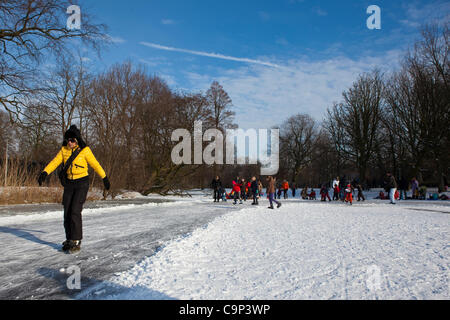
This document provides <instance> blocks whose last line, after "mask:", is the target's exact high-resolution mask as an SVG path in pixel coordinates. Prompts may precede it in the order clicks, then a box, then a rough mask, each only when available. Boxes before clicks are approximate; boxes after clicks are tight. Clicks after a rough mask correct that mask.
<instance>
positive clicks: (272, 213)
mask: <svg viewBox="0 0 450 320" xmlns="http://www.w3.org/2000/svg"><path fill="white" fill-rule="evenodd" d="M171 199H172V198H171ZM172 200H173V199H172ZM281 201H282V202H283V206H282V207H281V208H280V209H275V210H269V209H267V200H265V199H263V200H261V201H260V206H258V207H255V206H251V205H250V203H249V202H247V203H244V204H243V205H237V206H233V205H232V203H231V202H230V201H228V202H226V203H222V202H221V203H213V202H212V200H210V199H206V198H205V197H201V196H197V197H194V198H193V199H187V198H184V199H182V200H180V201H176V202H171V203H160V204H154V203H153V204H152V203H149V204H139V205H127V206H123V207H115V208H112V209H107V208H98V209H87V210H85V212H84V215H83V217H84V220H83V223H84V234H85V239H84V241H83V245H82V251H81V253H80V254H79V255H78V256H72V255H65V254H63V253H61V252H58V248H59V247H60V242H61V241H62V240H64V239H62V236H63V235H64V231H63V226H62V212H59V213H56V212H52V213H47V214H44V215H42V214H41V215H27V216H21V215H17V216H9V217H3V218H2V217H0V231H1V232H0V250H1V252H2V260H1V262H0V268H1V274H0V283H1V284H0V285H1V287H0V298H1V299H15V298H20V299H24V298H25V299H65V298H75V299H449V298H450V294H449V283H450V282H449V280H450V271H449V270H450V241H449V239H450V205H449V204H448V202H445V201H434V202H433V201H399V202H398V203H397V205H390V204H388V202H386V201H381V200H369V201H366V202H361V203H359V202H356V203H354V205H353V206H348V205H345V204H343V203H341V202H331V203H330V202H320V201H303V200H299V199H289V200H281ZM72 265H76V266H78V267H79V268H80V273H81V290H69V289H68V288H67V279H68V276H69V275H68V274H66V273H64V272H63V271H64V270H66V269H67V268H68V267H70V266H72Z"/></svg>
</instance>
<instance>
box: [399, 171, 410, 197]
mask: <svg viewBox="0 0 450 320" xmlns="http://www.w3.org/2000/svg"><path fill="white" fill-rule="evenodd" d="M408 188H409V183H408V180H407V179H406V178H405V176H403V177H402V178H401V179H400V181H399V183H398V191H399V192H400V200H403V199H404V200H406V198H407V195H406V191H408Z"/></svg>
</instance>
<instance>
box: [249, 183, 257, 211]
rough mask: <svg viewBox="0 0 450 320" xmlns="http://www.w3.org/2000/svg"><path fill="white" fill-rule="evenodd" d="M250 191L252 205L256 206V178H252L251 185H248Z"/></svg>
mask: <svg viewBox="0 0 450 320" xmlns="http://www.w3.org/2000/svg"><path fill="white" fill-rule="evenodd" d="M250 189H251V190H252V196H253V202H252V205H258V180H256V177H252V183H251V184H250Z"/></svg>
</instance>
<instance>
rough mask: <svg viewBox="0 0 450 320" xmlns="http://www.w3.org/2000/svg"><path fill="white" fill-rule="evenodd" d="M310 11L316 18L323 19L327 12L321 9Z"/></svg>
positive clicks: (315, 8)
mask: <svg viewBox="0 0 450 320" xmlns="http://www.w3.org/2000/svg"><path fill="white" fill-rule="evenodd" d="M312 10H313V12H314V13H315V14H317V15H318V16H321V17H325V16H327V15H328V12H326V11H325V10H323V9H321V8H320V7H314V8H313V9H312Z"/></svg>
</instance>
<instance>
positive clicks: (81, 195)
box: [38, 125, 110, 253]
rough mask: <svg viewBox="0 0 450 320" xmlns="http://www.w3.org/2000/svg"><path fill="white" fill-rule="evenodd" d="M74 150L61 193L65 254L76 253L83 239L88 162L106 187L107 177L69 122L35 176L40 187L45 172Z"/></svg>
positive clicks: (87, 186)
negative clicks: (54, 151)
mask: <svg viewBox="0 0 450 320" xmlns="http://www.w3.org/2000/svg"><path fill="white" fill-rule="evenodd" d="M77 151H79V154H78V155H77V156H76V157H75V159H73V161H72V164H71V165H70V166H69V167H68V169H67V171H66V177H67V179H66V183H65V186H64V194H63V205H64V229H65V231H66V241H64V242H63V247H62V250H63V251H64V252H68V253H76V252H78V251H80V249H81V240H82V239H83V229H82V219H81V211H82V210H83V204H84V202H85V201H86V196H87V193H88V190H89V176H88V165H90V166H91V167H92V168H93V169H94V171H95V172H96V173H97V174H98V175H99V176H100V178H102V179H103V184H104V186H105V189H106V190H109V188H110V183H109V180H108V177H107V176H106V173H105V171H104V170H103V168H102V167H101V166H100V164H99V163H98V161H97V160H96V159H95V157H94V154H93V153H92V151H91V149H90V148H89V147H88V146H87V145H86V143H85V142H84V141H83V139H82V138H81V133H80V130H78V128H77V127H76V126H75V125H72V126H71V127H70V128H69V130H67V131H66V133H65V134H64V142H63V146H62V148H61V150H60V151H59V152H58V154H57V155H56V157H55V158H54V159H53V160H52V161H51V162H50V163H49V164H48V165H47V167H45V169H44V171H42V173H41V174H40V175H39V178H38V183H39V185H40V186H41V185H42V183H43V182H44V181H45V178H46V177H47V176H48V175H49V174H51V173H52V172H53V171H55V170H56V168H58V167H59V166H60V165H61V164H63V166H64V165H65V164H66V162H67V160H68V159H69V158H70V157H71V155H72V154H73V153H74V152H77Z"/></svg>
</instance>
